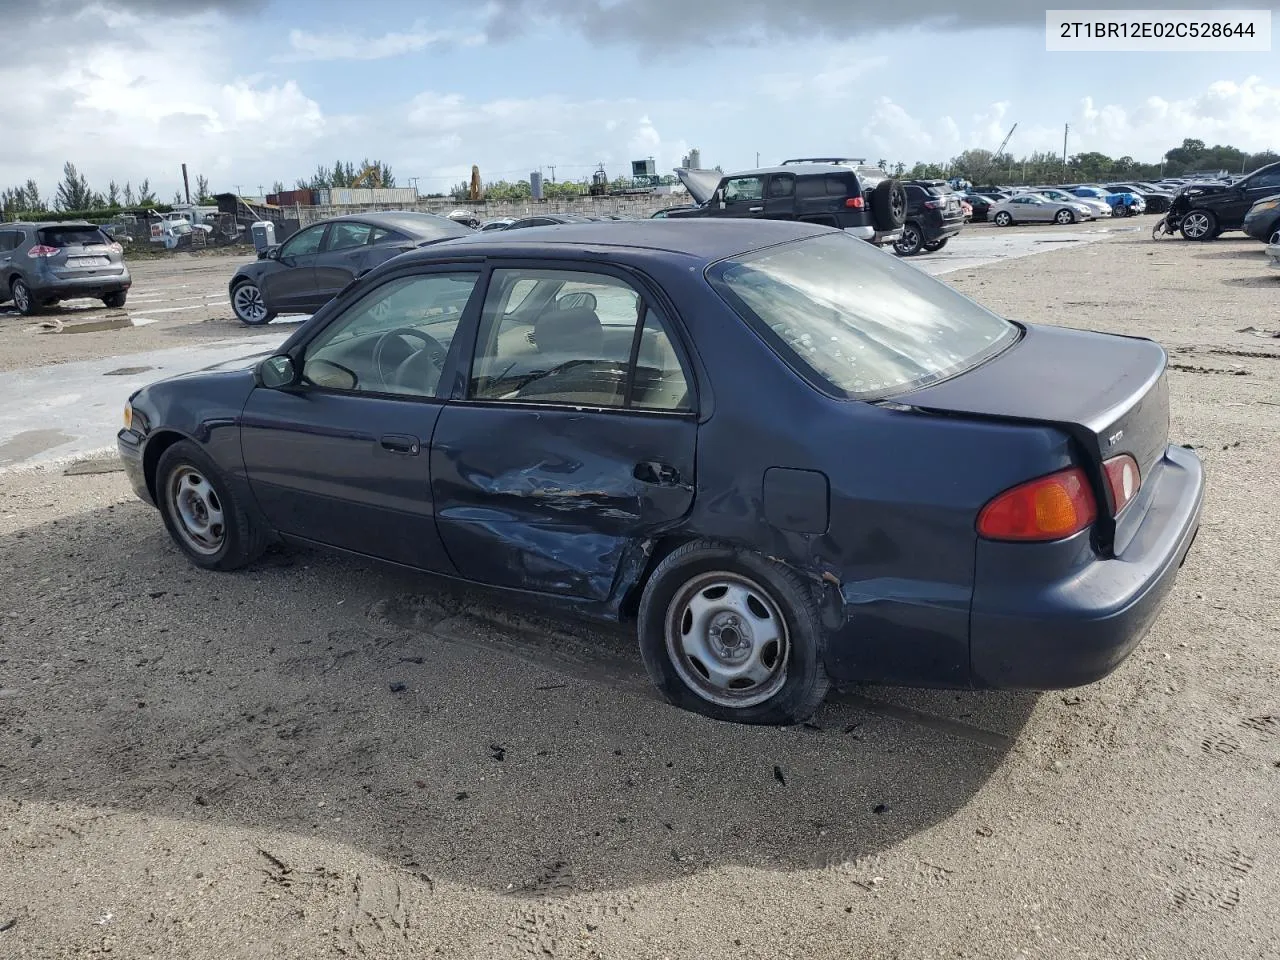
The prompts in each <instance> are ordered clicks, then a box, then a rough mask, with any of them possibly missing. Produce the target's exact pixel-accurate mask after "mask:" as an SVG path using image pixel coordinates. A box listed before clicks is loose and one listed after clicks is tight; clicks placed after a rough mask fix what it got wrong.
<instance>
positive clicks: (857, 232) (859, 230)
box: [844, 226, 902, 245]
mask: <svg viewBox="0 0 1280 960" xmlns="http://www.w3.org/2000/svg"><path fill="white" fill-rule="evenodd" d="M844 232H845V233H847V234H849V235H850V236H854V237H857V238H858V239H859V240H866V241H867V242H869V243H874V244H877V245H883V244H886V243H893V242H894V241H895V240H898V239H900V238H901V237H902V230H901V229H899V230H877V229H876V228H875V227H871V226H861V227H845V228H844Z"/></svg>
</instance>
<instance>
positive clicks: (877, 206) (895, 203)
mask: <svg viewBox="0 0 1280 960" xmlns="http://www.w3.org/2000/svg"><path fill="white" fill-rule="evenodd" d="M871 216H872V218H873V219H874V220H875V222H876V229H877V230H880V231H881V232H885V231H889V230H897V229H898V228H899V227H901V226H902V225H903V224H904V223H906V222H907V191H906V190H904V189H903V187H902V184H900V183H899V182H898V181H897V180H881V181H880V182H879V183H878V184H876V188H875V189H874V190H872V191H871Z"/></svg>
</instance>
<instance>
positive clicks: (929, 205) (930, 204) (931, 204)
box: [922, 200, 942, 210]
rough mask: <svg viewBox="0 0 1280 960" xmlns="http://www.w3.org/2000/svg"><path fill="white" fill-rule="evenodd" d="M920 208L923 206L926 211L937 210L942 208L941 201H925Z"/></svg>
mask: <svg viewBox="0 0 1280 960" xmlns="http://www.w3.org/2000/svg"><path fill="white" fill-rule="evenodd" d="M922 206H923V207H924V208H925V209H926V210H937V209H938V208H939V207H940V206H942V201H941V200H926V201H925V202H924V203H923V204H922Z"/></svg>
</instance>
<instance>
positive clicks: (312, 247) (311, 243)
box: [280, 224, 325, 257]
mask: <svg viewBox="0 0 1280 960" xmlns="http://www.w3.org/2000/svg"><path fill="white" fill-rule="evenodd" d="M324 231H325V225H324V224H319V225H317V226H314V227H307V229H305V230H303V231H302V232H301V233H295V234H294V235H293V236H292V237H290V238H289V239H288V240H286V241H285V242H284V246H283V247H281V248H280V255H281V256H282V257H305V256H307V255H308V254H311V253H316V252H318V251H319V250H320V241H321V240H323V239H324Z"/></svg>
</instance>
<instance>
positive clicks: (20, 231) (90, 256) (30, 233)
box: [0, 220, 133, 316]
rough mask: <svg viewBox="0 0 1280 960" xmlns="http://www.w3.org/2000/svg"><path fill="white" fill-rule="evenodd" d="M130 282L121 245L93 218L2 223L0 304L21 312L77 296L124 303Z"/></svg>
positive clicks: (29, 311)
mask: <svg viewBox="0 0 1280 960" xmlns="http://www.w3.org/2000/svg"><path fill="white" fill-rule="evenodd" d="M132 283H133V281H132V280H131V279H130V277H129V269H128V267H126V266H125V265H124V252H123V249H122V248H121V246H120V244H118V243H116V242H115V241H114V240H112V239H111V238H110V237H109V236H107V235H106V234H105V233H103V232H102V229H101V228H100V227H97V226H95V225H93V224H92V223H87V222H85V221H83V220H80V221H68V222H65V223H0V303H4V302H6V301H8V300H12V301H13V305H14V306H15V307H17V308H18V312H19V313H23V314H26V315H28V316H29V315H31V314H33V313H37V312H39V310H40V309H41V308H42V307H52V306H54V305H55V304H57V303H58V301H59V300H73V299H75V298H77V297H92V298H94V299H97V300H101V301H102V302H103V303H104V304H106V305H107V306H108V307H123V306H124V301H125V297H126V296H127V295H128V291H129V287H130V286H131V285H132Z"/></svg>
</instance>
